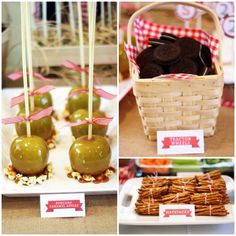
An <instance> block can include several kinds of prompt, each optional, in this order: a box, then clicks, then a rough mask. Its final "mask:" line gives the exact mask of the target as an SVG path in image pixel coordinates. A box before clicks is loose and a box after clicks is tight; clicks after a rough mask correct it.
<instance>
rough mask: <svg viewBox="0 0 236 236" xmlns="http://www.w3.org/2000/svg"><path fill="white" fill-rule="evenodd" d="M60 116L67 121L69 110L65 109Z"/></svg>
mask: <svg viewBox="0 0 236 236" xmlns="http://www.w3.org/2000/svg"><path fill="white" fill-rule="evenodd" d="M62 117H63V118H64V119H65V120H66V121H69V120H70V112H69V111H68V110H67V109H65V110H64V111H63V113H62Z"/></svg>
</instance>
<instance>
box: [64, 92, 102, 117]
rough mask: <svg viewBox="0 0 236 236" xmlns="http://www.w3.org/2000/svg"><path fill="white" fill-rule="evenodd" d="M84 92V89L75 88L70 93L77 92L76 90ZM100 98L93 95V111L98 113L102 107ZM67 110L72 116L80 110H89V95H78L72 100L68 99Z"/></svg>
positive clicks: (71, 98)
mask: <svg viewBox="0 0 236 236" xmlns="http://www.w3.org/2000/svg"><path fill="white" fill-rule="evenodd" d="M79 89H81V90H83V88H80V87H73V88H72V89H71V90H70V93H69V94H71V93H73V92H75V91H76V90H79ZM100 100H101V99H100V97H99V96H97V95H93V110H94V111H96V110H98V109H99V106H100ZM67 108H68V111H69V113H70V114H72V113H73V112H74V111H76V110H78V109H85V110H87V109H88V93H81V94H77V95H74V96H72V97H70V98H68V104H67Z"/></svg>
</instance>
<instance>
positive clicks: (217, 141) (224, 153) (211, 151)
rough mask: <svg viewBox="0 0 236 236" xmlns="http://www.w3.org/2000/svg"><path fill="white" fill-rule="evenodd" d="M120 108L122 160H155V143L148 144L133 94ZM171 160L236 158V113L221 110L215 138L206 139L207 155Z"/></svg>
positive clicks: (149, 142)
mask: <svg viewBox="0 0 236 236" xmlns="http://www.w3.org/2000/svg"><path fill="white" fill-rule="evenodd" d="M119 108H120V110H119V114H120V125H119V149H120V157H156V156H157V150H156V142H151V141H149V140H148V139H147V137H146V136H145V135H144V131H143V126H142V122H141V118H140V116H139V113H138V108H137V105H136V102H135V97H134V96H133V95H131V94H130V93H129V94H128V95H126V96H125V97H124V98H123V100H122V101H121V102H120V106H119ZM168 156H171V157H172V156H182V157H185V156H194V157H233V156H234V109H232V108H225V107H222V108H221V109H220V114H219V117H218V121H217V127H216V131H215V135H214V136H212V137H208V138H205V153H204V154H191V155H190V154H188V155H168ZM158 157H160V155H158Z"/></svg>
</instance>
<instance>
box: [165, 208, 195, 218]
mask: <svg viewBox="0 0 236 236" xmlns="http://www.w3.org/2000/svg"><path fill="white" fill-rule="evenodd" d="M191 213H192V212H191V211H190V210H189V209H166V210H165V211H164V216H163V217H170V216H180V215H183V216H186V217H192V215H191Z"/></svg>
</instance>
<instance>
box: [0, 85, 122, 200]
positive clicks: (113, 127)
mask: <svg viewBox="0 0 236 236" xmlns="http://www.w3.org/2000/svg"><path fill="white" fill-rule="evenodd" d="M102 88H103V89H104V90H106V91H108V92H111V93H113V94H115V93H116V87H114V86H103V87H102ZM69 90H70V88H69V87H57V88H56V89H54V90H52V91H51V94H52V97H53V103H54V109H55V111H56V112H57V113H58V114H59V115H61V114H62V112H63V110H64V107H65V103H66V97H67V95H68V92H69ZM21 92H22V89H18V88H17V89H4V90H3V91H2V117H9V116H15V115H16V113H17V108H14V109H11V108H10V107H9V103H10V98H11V97H13V96H16V95H19V94H20V93H21ZM101 100H102V102H101V110H102V111H105V112H106V115H107V116H108V117H111V116H113V117H114V119H113V121H112V122H111V123H110V125H109V128H108V132H107V133H108V135H109V138H110V141H111V142H110V144H111V149H112V159H111V165H112V166H113V167H115V168H116V169H117V136H116V135H117V117H116V114H117V113H116V99H113V100H112V101H110V100H105V99H101ZM65 124H66V121H65V120H59V121H58V122H56V123H55V126H56V129H57V130H58V131H59V144H57V147H56V148H55V149H53V150H51V151H50V157H49V161H50V162H52V163H53V167H54V172H55V175H54V176H53V178H52V179H50V180H47V181H46V182H44V183H43V184H42V185H34V186H20V185H17V184H15V183H14V182H13V181H10V180H8V179H7V178H6V177H5V176H3V174H2V180H3V185H2V186H3V187H2V194H4V195H8V196H24V195H25V196H29V195H30V196H32V195H39V194H43V193H67V192H84V193H86V194H107V193H116V191H117V174H114V175H113V176H111V178H110V180H109V181H108V182H107V183H101V184H93V183H86V184H81V183H79V182H78V181H76V180H74V179H69V178H68V177H67V176H66V174H67V172H66V170H65V169H64V168H65V166H70V162H69V156H68V150H69V147H70V146H71V144H72V135H71V131H70V128H62V127H63V126H65ZM2 132H3V133H2V137H3V139H2V157H3V160H2V167H3V168H4V167H6V166H7V165H8V164H9V163H10V159H9V147H10V144H11V142H12V139H13V137H14V136H15V134H16V133H15V128H14V125H3V126H2Z"/></svg>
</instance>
